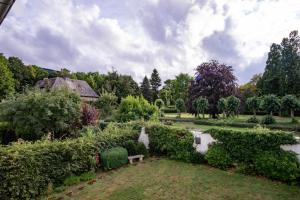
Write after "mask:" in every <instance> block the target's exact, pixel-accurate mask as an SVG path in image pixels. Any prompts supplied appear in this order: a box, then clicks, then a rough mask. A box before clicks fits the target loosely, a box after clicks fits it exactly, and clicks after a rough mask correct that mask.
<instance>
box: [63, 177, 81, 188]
mask: <svg viewBox="0 0 300 200" xmlns="http://www.w3.org/2000/svg"><path fill="white" fill-rule="evenodd" d="M78 183H80V177H79V176H69V177H68V178H66V179H65V180H64V185H65V186H71V185H76V184H78Z"/></svg>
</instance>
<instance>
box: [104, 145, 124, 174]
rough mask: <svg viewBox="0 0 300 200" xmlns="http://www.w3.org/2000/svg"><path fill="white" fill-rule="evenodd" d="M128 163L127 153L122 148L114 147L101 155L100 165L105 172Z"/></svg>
mask: <svg viewBox="0 0 300 200" xmlns="http://www.w3.org/2000/svg"><path fill="white" fill-rule="evenodd" d="M127 162H128V152H127V150H126V149H125V148H123V147H115V148H112V149H109V150H106V151H104V152H102V153H101V164H102V166H103V167H104V169H105V170H110V169H116V168H119V167H121V166H123V165H125V164H127Z"/></svg>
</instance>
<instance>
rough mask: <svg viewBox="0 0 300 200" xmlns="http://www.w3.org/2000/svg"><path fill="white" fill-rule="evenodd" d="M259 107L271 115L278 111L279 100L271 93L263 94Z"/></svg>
mask: <svg viewBox="0 0 300 200" xmlns="http://www.w3.org/2000/svg"><path fill="white" fill-rule="evenodd" d="M261 108H262V109H263V110H264V111H266V112H267V113H269V114H270V115H271V116H272V115H273V113H274V112H276V111H279V109H280V100H279V98H278V97H277V96H275V95H273V94H269V95H265V96H263V98H262V102H261Z"/></svg>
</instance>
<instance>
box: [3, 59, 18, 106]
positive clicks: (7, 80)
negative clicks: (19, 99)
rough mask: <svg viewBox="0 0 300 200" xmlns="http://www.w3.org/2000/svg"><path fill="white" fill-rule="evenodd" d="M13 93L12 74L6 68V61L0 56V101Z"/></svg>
mask: <svg viewBox="0 0 300 200" xmlns="http://www.w3.org/2000/svg"><path fill="white" fill-rule="evenodd" d="M14 91H15V82H14V79H13V74H12V72H11V71H10V70H9V68H8V61H7V60H6V58H5V57H4V56H3V55H1V54H0V101H1V99H3V98H5V97H6V96H7V95H9V94H12V93H13V92H14Z"/></svg>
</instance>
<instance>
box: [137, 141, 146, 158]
mask: <svg viewBox="0 0 300 200" xmlns="http://www.w3.org/2000/svg"><path fill="white" fill-rule="evenodd" d="M136 154H138V155H144V156H145V158H147V157H149V151H148V149H147V148H146V146H145V145H144V143H142V142H138V143H137V145H136Z"/></svg>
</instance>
